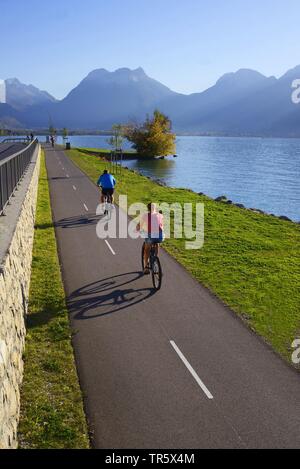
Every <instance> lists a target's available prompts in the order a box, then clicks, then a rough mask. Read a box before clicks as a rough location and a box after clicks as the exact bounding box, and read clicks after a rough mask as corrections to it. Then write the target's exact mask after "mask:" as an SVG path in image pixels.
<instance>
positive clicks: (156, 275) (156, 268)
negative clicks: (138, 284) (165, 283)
mask: <svg viewBox="0 0 300 469" xmlns="http://www.w3.org/2000/svg"><path fill="white" fill-rule="evenodd" d="M151 270H152V283H153V287H154V288H155V290H159V289H160V287H161V281H162V268H161V265H160V260H159V258H158V257H156V256H155V257H154V258H153V260H152V266H151Z"/></svg>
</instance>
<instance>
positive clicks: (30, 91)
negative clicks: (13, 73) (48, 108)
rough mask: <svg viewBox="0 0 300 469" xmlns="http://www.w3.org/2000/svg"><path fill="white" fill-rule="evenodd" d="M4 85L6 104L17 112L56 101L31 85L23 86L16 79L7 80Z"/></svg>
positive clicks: (45, 92)
mask: <svg viewBox="0 0 300 469" xmlns="http://www.w3.org/2000/svg"><path fill="white" fill-rule="evenodd" d="M5 85H6V102H7V104H9V105H10V106H12V107H13V108H15V109H18V110H23V109H25V108H26V107H28V106H35V105H39V104H45V103H51V102H55V101H56V100H55V98H54V97H53V96H51V95H50V94H49V93H47V91H41V90H39V89H38V88H36V87H35V86H33V85H25V84H24V83H21V82H20V81H19V80H18V79H17V78H8V79H7V80H5Z"/></svg>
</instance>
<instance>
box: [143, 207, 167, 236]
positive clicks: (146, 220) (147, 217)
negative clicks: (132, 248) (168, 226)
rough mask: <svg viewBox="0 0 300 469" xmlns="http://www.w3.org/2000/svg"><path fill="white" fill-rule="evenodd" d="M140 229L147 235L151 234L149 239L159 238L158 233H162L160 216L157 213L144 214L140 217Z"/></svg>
mask: <svg viewBox="0 0 300 469" xmlns="http://www.w3.org/2000/svg"><path fill="white" fill-rule="evenodd" d="M149 225H150V226H149ZM140 228H141V230H142V231H144V232H145V233H147V235H148V234H150V233H151V238H159V235H160V233H161V232H162V231H163V216H162V214H161V213H159V212H153V213H151V214H150V213H149V212H148V213H144V214H143V215H142V216H141V223H140Z"/></svg>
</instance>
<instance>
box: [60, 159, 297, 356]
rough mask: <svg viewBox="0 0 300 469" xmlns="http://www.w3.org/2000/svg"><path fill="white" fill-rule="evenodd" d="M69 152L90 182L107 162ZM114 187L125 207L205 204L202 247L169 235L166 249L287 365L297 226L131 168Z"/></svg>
mask: <svg viewBox="0 0 300 469" xmlns="http://www.w3.org/2000/svg"><path fill="white" fill-rule="evenodd" d="M68 155H69V156H70V158H71V159H72V160H73V162H74V163H76V164H77V165H78V166H79V167H80V168H81V169H82V170H83V171H84V172H85V173H86V174H87V175H88V176H89V177H90V178H91V179H92V180H93V181H96V180H97V179H98V176H99V173H100V172H102V170H103V169H104V168H105V167H106V166H107V163H106V162H105V161H101V159H100V158H97V157H95V156H92V155H86V154H83V153H80V152H79V151H77V150H71V151H70V152H68ZM117 190H118V193H120V194H127V196H128V201H129V203H130V204H131V203H133V202H137V201H140V202H144V203H148V202H149V201H154V202H168V203H172V202H181V203H185V202H193V203H196V202H204V204H205V243H204V247H203V248H202V249H200V250H198V251H189V250H186V249H185V239H174V238H171V239H170V240H167V241H166V242H165V243H164V247H165V249H166V250H167V251H168V252H169V253H170V254H172V255H173V256H174V257H175V258H176V259H177V260H178V261H179V262H180V263H181V264H182V265H183V266H184V267H185V268H186V269H187V270H188V271H189V272H190V273H191V274H192V275H193V276H194V277H195V278H196V279H197V280H198V281H199V282H201V283H202V284H204V285H205V286H206V287H208V288H209V289H210V290H211V291H212V292H214V293H215V294H216V295H217V296H218V297H219V298H220V299H222V300H223V302H224V303H225V304H227V305H229V306H230V307H231V308H232V309H233V310H234V311H235V312H236V313H237V314H238V315H239V316H240V317H242V318H243V320H244V321H246V322H247V324H248V325H249V326H250V327H251V328H252V329H254V330H255V331H256V332H257V333H258V334H260V335H261V336H262V337H264V338H265V340H266V341H267V342H268V343H269V344H271V345H272V346H273V348H274V349H275V350H276V351H277V352H279V353H280V354H281V355H282V356H283V357H285V358H286V359H287V360H288V361H289V362H291V343H292V342H293V340H294V339H295V338H296V337H299V336H300V289H299V284H300V231H299V225H296V224H295V223H291V222H287V221H283V220H279V219H278V218H275V217H271V216H268V215H263V214H258V213H254V212H251V211H249V210H246V209H240V208H238V207H235V206H230V205H226V204H224V203H220V202H215V201H214V200H212V199H210V198H208V197H206V196H199V195H197V194H196V193H194V192H191V191H189V190H186V189H172V188H168V187H162V186H159V185H158V184H156V183H154V182H153V181H151V180H149V179H148V178H146V177H143V176H140V175H139V174H136V173H134V172H132V171H129V170H123V173H122V176H121V177H120V176H119V177H118V185H117Z"/></svg>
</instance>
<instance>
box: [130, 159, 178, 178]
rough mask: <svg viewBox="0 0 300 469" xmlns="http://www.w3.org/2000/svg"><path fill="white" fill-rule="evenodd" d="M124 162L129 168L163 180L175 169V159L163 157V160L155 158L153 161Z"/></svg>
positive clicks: (170, 175) (172, 174)
mask: <svg viewBox="0 0 300 469" xmlns="http://www.w3.org/2000/svg"><path fill="white" fill-rule="evenodd" d="M124 164H125V165H126V166H128V167H130V168H131V169H135V170H137V171H140V172H141V173H143V174H145V175H146V176H153V177H155V178H157V179H163V180H166V179H167V178H170V177H172V176H174V172H175V171H176V165H175V161H173V160H170V158H165V159H164V160H159V159H156V160H155V161H153V160H131V161H128V162H127V161H126V162H125V163H124Z"/></svg>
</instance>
